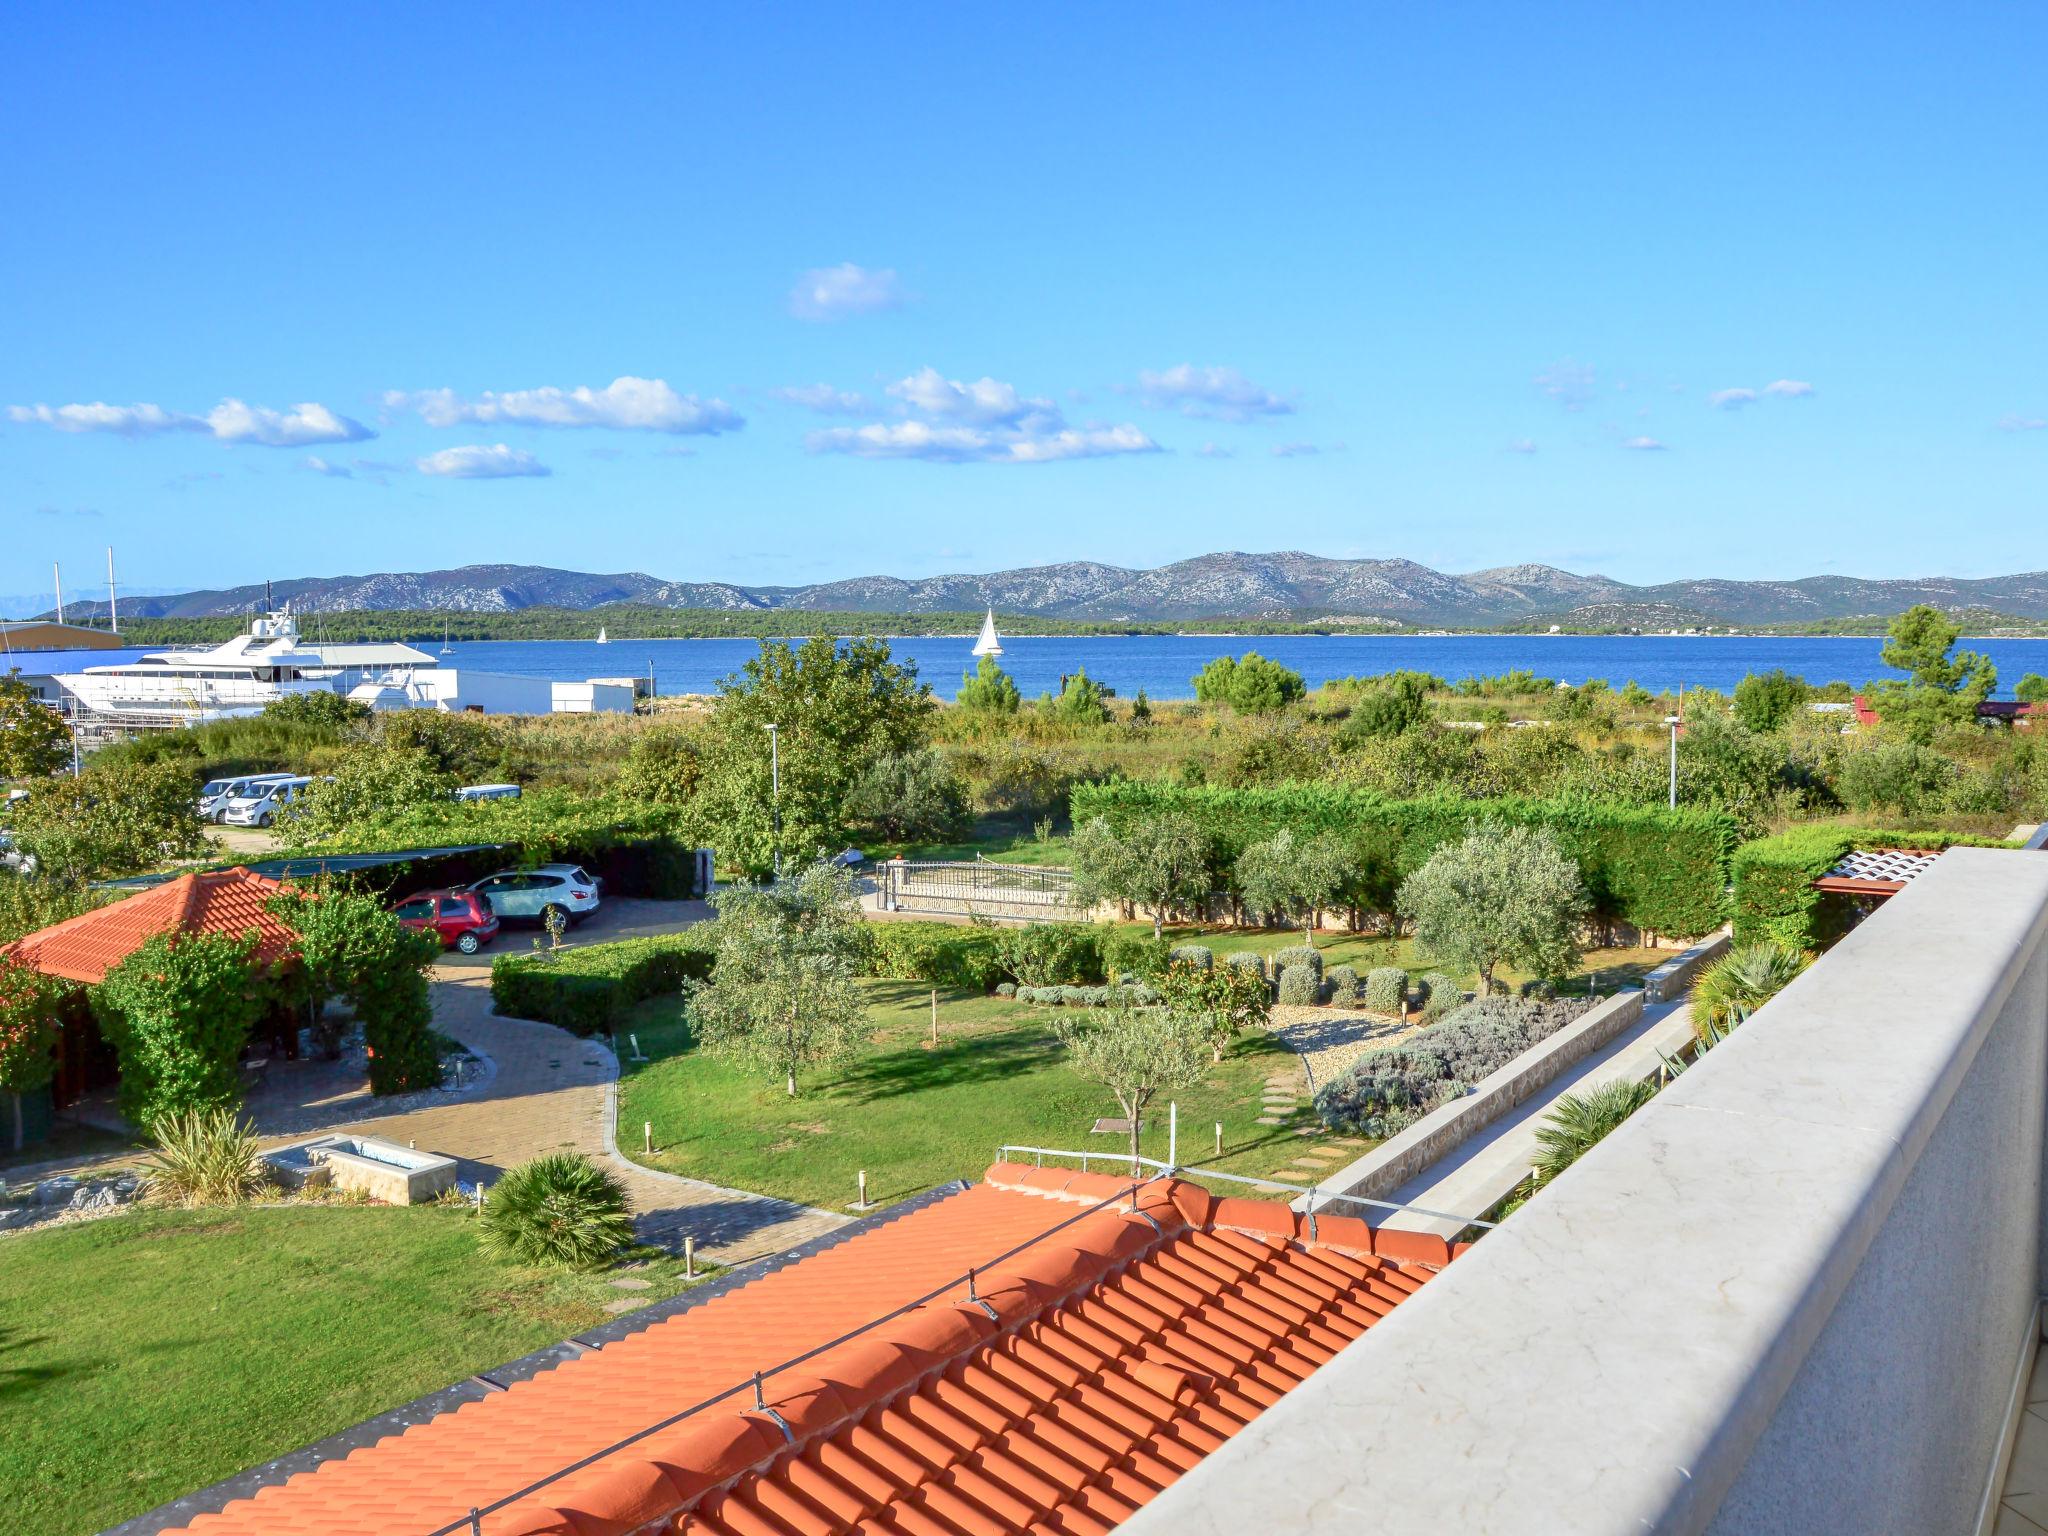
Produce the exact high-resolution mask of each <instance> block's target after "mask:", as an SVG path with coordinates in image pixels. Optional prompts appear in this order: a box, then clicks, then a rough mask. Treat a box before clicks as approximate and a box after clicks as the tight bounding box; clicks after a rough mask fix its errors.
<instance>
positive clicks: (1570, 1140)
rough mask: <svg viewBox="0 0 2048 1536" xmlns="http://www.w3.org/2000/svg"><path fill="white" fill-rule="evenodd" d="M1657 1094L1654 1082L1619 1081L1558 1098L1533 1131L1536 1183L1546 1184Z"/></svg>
mask: <svg viewBox="0 0 2048 1536" xmlns="http://www.w3.org/2000/svg"><path fill="white" fill-rule="evenodd" d="M1656 1095H1657V1085H1656V1084H1655V1083H1651V1082H1627V1081H1622V1082H1613V1083H1602V1084H1601V1085H1600V1086H1599V1087H1598V1088H1590V1089H1588V1090H1587V1091H1586V1092H1584V1093H1568V1094H1566V1095H1565V1096H1564V1097H1563V1098H1561V1099H1559V1100H1558V1101H1557V1103H1556V1104H1554V1105H1553V1106H1552V1107H1551V1110H1550V1113H1549V1114H1548V1115H1546V1116H1544V1118H1543V1124H1542V1125H1540V1126H1538V1127H1537V1128H1536V1147H1537V1152H1536V1161H1535V1163H1534V1165H1533V1166H1534V1168H1535V1171H1536V1182H1537V1183H1538V1184H1548V1183H1549V1182H1550V1181H1551V1180H1552V1179H1554V1178H1556V1177H1557V1176H1558V1175H1559V1174H1560V1173H1563V1172H1564V1171H1565V1169H1567V1168H1569V1167H1571V1165H1572V1164H1573V1163H1575V1162H1577V1161H1578V1160H1579V1159H1580V1158H1581V1157H1584V1156H1585V1155H1586V1153H1587V1152H1589V1151H1591V1150H1592V1148H1593V1145H1594V1144H1595V1143H1596V1142H1598V1141H1599V1140H1600V1138H1601V1137H1603V1136H1605V1135H1606V1134H1607V1133H1608V1132H1609V1131H1611V1130H1613V1129H1614V1128H1615V1127H1616V1126H1618V1125H1620V1124H1621V1122H1622V1121H1624V1120H1626V1119H1627V1118H1628V1117H1629V1116H1630V1115H1632V1114H1634V1113H1635V1112H1636V1111H1637V1110H1639V1109H1641V1108H1642V1107H1643V1106H1644V1105H1645V1104H1647V1103H1649V1102H1650V1100H1651V1099H1653V1098H1655V1097H1656Z"/></svg>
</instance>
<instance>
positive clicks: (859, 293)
mask: <svg viewBox="0 0 2048 1536" xmlns="http://www.w3.org/2000/svg"><path fill="white" fill-rule="evenodd" d="M902 303H903V290H902V287H901V285H900V284H899V283H898V282H897V281H896V273H895V270H894V269H893V268H890V267H879V268H870V267H861V266H856V265H855V264H854V263H852V262H850V261H843V262H841V263H840V264H839V265H838V266H836V267H813V268H811V270H810V271H808V272H806V273H804V274H803V275H802V276H801V277H799V278H798V279H797V280H796V287H794V288H792V289H791V290H790V293H789V312H790V313H791V314H792V315H795V316H796V317H797V319H799V320H843V319H845V318H846V317H847V316H848V315H871V314H874V313H875V312H876V311H877V310H884V309H895V308H897V307H898V306H900V305H901V304H902Z"/></svg>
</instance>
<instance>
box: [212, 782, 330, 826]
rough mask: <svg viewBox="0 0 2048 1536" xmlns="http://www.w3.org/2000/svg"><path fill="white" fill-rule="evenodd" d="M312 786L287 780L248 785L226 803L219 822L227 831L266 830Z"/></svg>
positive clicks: (307, 783)
mask: <svg viewBox="0 0 2048 1536" xmlns="http://www.w3.org/2000/svg"><path fill="white" fill-rule="evenodd" d="M312 782H313V781H312V780H311V779H304V778H290V779H269V780H265V781H264V782H262V783H260V784H250V785H248V786H247V787H246V789H245V790H244V792H243V793H242V794H239V795H236V796H234V797H233V798H231V799H230V800H229V801H228V803H227V807H226V809H225V810H223V811H222V812H221V813H220V819H221V821H222V823H223V824H224V825H226V826H230V827H267V826H269V825H270V824H271V823H272V822H274V821H276V820H277V818H278V817H279V816H281V815H283V814H284V810H285V807H286V806H288V805H290V804H291V803H292V802H293V801H294V800H296V799H298V797H299V796H300V795H302V794H304V793H305V791H306V787H307V786H308V785H310V784H311V783H312Z"/></svg>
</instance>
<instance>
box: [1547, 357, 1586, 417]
mask: <svg viewBox="0 0 2048 1536" xmlns="http://www.w3.org/2000/svg"><path fill="white" fill-rule="evenodd" d="M1593 383H1594V377H1593V370H1592V368H1591V367H1589V366H1588V365H1586V364H1584V363H1575V362H1573V361H1572V360H1571V359H1570V358H1568V357H1567V358H1565V359H1564V360H1563V361H1562V362H1556V363H1552V364H1551V365H1550V366H1549V367H1548V368H1546V369H1544V370H1543V371H1542V372H1541V373H1539V374H1537V375H1536V379H1535V384H1536V387H1537V388H1538V389H1539V390H1541V391H1542V392H1543V393H1544V394H1545V395H1546V396H1548V397H1549V398H1550V399H1552V400H1555V401H1556V402H1557V403H1558V404H1559V405H1561V406H1563V407H1564V408H1565V409H1566V410H1568V411H1582V410H1584V409H1585V408H1586V406H1587V404H1588V402H1590V401H1591V400H1592V398H1593Z"/></svg>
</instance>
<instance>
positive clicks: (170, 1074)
mask: <svg viewBox="0 0 2048 1536" xmlns="http://www.w3.org/2000/svg"><path fill="white" fill-rule="evenodd" d="M255 953H256V936H255V935H254V934H253V933H251V934H245V935H243V936H242V937H241V938H230V937H228V936H227V935H226V934H221V933H192V934H158V935H157V936H156V937H155V938H152V939H150V940H149V941H148V942H147V943H145V944H144V945H143V946H142V947H141V948H140V949H138V950H136V951H135V952H134V953H133V954H131V955H130V956H128V958H127V959H125V960H123V961H122V962H121V963H120V964H119V965H117V966H115V967H114V968H113V969H112V970H110V971H108V972H107V976H106V979H105V980H104V981H102V982H101V983H100V984H99V985H98V986H97V987H95V988H93V990H92V1006H93V1012H94V1013H95V1014H97V1015H98V1016H99V1020H100V1026H101V1028H102V1029H103V1030H105V1032H106V1035H107V1038H108V1039H109V1040H111V1041H112V1042H113V1044H114V1049H115V1051H116V1053H117V1054H118V1055H119V1057H120V1061H121V1087H120V1093H119V1098H120V1104H121V1112H122V1114H124V1115H126V1116H127V1117H128V1120H129V1122H130V1123H131V1124H133V1125H137V1126H142V1127H145V1128H146V1127H149V1126H153V1125H155V1124H156V1122H157V1121H158V1120H160V1119H162V1118H163V1117H164V1116H166V1115H172V1114H178V1113H180V1112H183V1111H186V1110H210V1109H220V1108H225V1107H232V1106H234V1105H236V1104H239V1103H240V1102H241V1100H242V1083H241V1076H240V1073H239V1071H238V1070H237V1067H236V1062H237V1060H238V1058H239V1057H240V1056H241V1052H242V1047H243V1045H244V1044H245V1043H247V1041H248V1038H249V1030H250V1027H251V1026H252V1025H254V1024H255V1022H256V1020H257V1019H258V1017H260V1016H261V1014H262V1012H263V1004H264V989H263V987H262V986H261V985H260V982H259V980H258V978H255V977H253V976H252V975H251V972H250V964H251V961H252V959H253V957H254V955H255Z"/></svg>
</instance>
